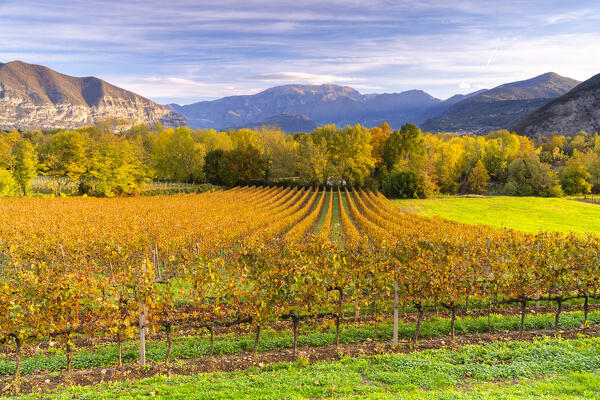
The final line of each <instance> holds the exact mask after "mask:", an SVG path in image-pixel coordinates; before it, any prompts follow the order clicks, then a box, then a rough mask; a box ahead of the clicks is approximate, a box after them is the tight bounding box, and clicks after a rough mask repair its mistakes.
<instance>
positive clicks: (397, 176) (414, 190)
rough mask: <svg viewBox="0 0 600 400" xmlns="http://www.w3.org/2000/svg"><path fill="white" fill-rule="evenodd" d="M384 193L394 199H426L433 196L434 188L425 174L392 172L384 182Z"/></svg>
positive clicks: (402, 171) (408, 171) (409, 171)
mask: <svg viewBox="0 0 600 400" xmlns="http://www.w3.org/2000/svg"><path fill="white" fill-rule="evenodd" d="M382 189H383V193H384V194H385V195H386V196H388V197H392V198H400V199H413V198H420V199H424V198H427V197H429V196H431V195H432V194H433V192H434V187H433V184H432V183H431V181H430V180H429V178H428V177H427V176H426V175H425V174H421V173H417V172H415V171H411V170H399V171H392V172H391V173H390V174H389V175H388V176H387V177H386V178H385V180H384V182H383V188H382Z"/></svg>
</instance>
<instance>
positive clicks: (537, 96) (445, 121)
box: [422, 72, 580, 133]
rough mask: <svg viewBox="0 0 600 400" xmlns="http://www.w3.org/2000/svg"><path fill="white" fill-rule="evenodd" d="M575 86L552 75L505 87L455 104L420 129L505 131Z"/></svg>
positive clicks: (573, 81) (564, 79) (435, 130)
mask: <svg viewBox="0 0 600 400" xmlns="http://www.w3.org/2000/svg"><path fill="white" fill-rule="evenodd" d="M579 83H580V82H579V81H576V80H574V79H570V78H565V77H562V76H560V75H558V74H555V73H553V72H550V73H546V74H543V75H540V76H537V77H535V78H532V79H528V80H524V81H519V82H513V83H506V84H504V85H500V86H498V87H495V88H493V89H490V90H486V91H483V92H480V93H478V94H476V95H474V96H471V97H468V98H466V99H462V100H460V101H458V102H456V103H455V104H454V105H452V106H451V107H450V108H448V109H447V110H446V111H445V112H443V113H441V114H440V115H438V116H436V117H433V118H430V119H428V120H427V121H425V123H424V124H423V125H422V128H423V129H424V130H427V131H431V132H440V131H441V132H474V133H482V132H488V131H491V130H495V129H508V128H510V127H511V126H513V125H514V124H515V123H516V122H517V121H518V120H520V119H521V118H523V117H524V116H525V115H527V114H529V113H530V112H532V111H534V110H536V109H538V108H539V107H541V106H543V105H544V104H546V103H548V102H549V101H551V100H553V99H555V98H557V97H559V96H561V95H563V94H565V93H566V92H568V91H569V90H571V89H572V88H574V87H575V86H577V85H578V84H579Z"/></svg>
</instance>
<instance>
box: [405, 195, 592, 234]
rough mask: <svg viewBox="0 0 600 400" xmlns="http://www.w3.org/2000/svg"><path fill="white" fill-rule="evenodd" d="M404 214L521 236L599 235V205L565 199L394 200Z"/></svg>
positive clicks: (453, 198)
mask: <svg viewBox="0 0 600 400" xmlns="http://www.w3.org/2000/svg"><path fill="white" fill-rule="evenodd" d="M393 202H394V204H396V205H398V206H399V207H400V208H402V209H404V210H408V211H414V212H417V213H419V214H421V215H424V216H428V217H433V216H440V217H443V218H447V219H450V220H454V221H458V222H464V223H467V224H486V225H492V226H496V227H505V228H510V229H515V230H520V231H524V232H533V233H536V232H539V231H540V230H544V231H558V232H575V233H579V234H586V233H592V234H595V235H599V234H600V205H598V204H590V203H584V202H581V201H577V200H572V199H568V198H563V199H561V198H542V197H508V196H489V197H439V198H434V199H425V200H394V201H393Z"/></svg>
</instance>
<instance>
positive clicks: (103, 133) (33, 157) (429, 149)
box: [0, 122, 600, 197]
mask: <svg viewBox="0 0 600 400" xmlns="http://www.w3.org/2000/svg"><path fill="white" fill-rule="evenodd" d="M39 175H45V176H47V177H49V178H50V179H51V181H52V182H53V187H54V190H55V192H56V193H57V194H61V193H64V192H65V191H66V188H67V187H73V186H75V187H77V188H78V190H77V191H78V193H80V194H88V195H95V196H115V195H128V194H136V193H139V191H140V189H141V187H142V185H143V184H144V183H145V182H148V181H152V180H158V181H173V182H186V183H211V184H214V185H220V186H229V187H231V186H235V185H240V184H288V185H304V186H322V185H327V184H329V185H340V184H341V185H348V186H353V187H370V188H374V189H379V190H381V191H382V192H383V193H385V194H386V195H388V196H391V197H428V196H431V195H433V194H436V193H444V194H456V193H476V194H485V193H499V194H500V193H501V194H509V195H533V196H561V195H563V194H568V195H576V194H585V193H598V192H600V139H599V137H598V133H595V134H589V133H586V132H583V131H582V132H579V133H577V134H576V135H575V136H573V137H565V136H558V135H554V134H553V135H549V136H545V137H542V136H539V137H535V138H529V137H524V136H518V135H516V134H514V133H510V132H508V131H506V130H499V131H494V132H490V133H488V134H487V135H484V136H473V135H458V134H446V133H436V134H431V133H427V132H422V131H421V130H420V129H419V128H417V127H416V126H415V125H413V124H405V125H404V126H402V128H401V129H399V130H396V131H393V130H392V129H391V128H390V126H389V125H388V124H387V123H385V122H384V123H382V124H381V125H379V126H377V127H372V128H370V129H369V128H366V127H363V126H361V125H354V126H347V127H345V128H340V127H336V126H335V125H324V126H320V127H318V128H316V129H314V130H313V131H312V132H310V133H297V134H293V135H286V134H285V133H284V132H281V131H280V130H278V129H272V128H268V127H263V128H261V129H258V130H250V129H237V130H228V131H215V130H199V129H198V130H193V129H190V128H187V127H181V128H175V129H173V128H170V129H164V128H163V127H162V126H160V125H158V124H157V125H154V126H147V125H138V126H135V127H133V128H131V129H129V130H127V131H124V132H122V133H120V134H113V133H112V132H111V131H110V129H108V128H107V127H104V126H97V127H88V128H82V129H77V130H58V131H45V132H42V131H28V132H18V131H11V132H0V195H16V194H19V193H20V194H23V195H26V194H27V193H28V188H29V185H30V183H31V181H32V180H33V179H34V178H35V177H36V176H39Z"/></svg>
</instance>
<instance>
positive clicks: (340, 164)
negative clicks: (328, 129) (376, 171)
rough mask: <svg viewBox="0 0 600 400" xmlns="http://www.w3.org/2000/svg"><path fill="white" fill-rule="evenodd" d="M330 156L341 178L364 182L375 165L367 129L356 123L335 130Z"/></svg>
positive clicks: (352, 183)
mask: <svg viewBox="0 0 600 400" xmlns="http://www.w3.org/2000/svg"><path fill="white" fill-rule="evenodd" d="M332 158H333V161H334V163H335V165H336V167H337V169H338V171H339V174H340V176H341V177H342V178H343V179H345V180H346V181H347V182H348V183H350V184H351V185H359V186H360V185H362V184H364V183H365V182H366V180H367V178H368V176H369V174H370V173H371V171H372V170H373V168H374V167H375V160H374V159H373V154H372V146H371V133H370V132H369V130H368V129H366V128H364V127H362V126H360V125H358V124H357V125H354V126H347V127H346V128H345V129H343V130H340V131H338V132H336V135H335V139H334V143H333V151H332Z"/></svg>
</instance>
